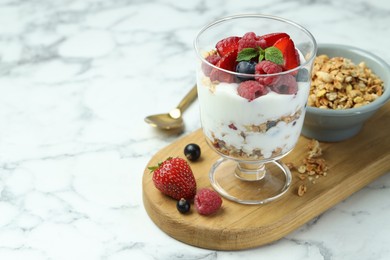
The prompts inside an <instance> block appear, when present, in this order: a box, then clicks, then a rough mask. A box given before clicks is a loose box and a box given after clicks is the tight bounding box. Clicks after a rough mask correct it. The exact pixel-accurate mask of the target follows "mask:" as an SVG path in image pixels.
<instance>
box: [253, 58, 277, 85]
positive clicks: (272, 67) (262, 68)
mask: <svg viewBox="0 0 390 260" xmlns="http://www.w3.org/2000/svg"><path fill="white" fill-rule="evenodd" d="M282 71H283V68H282V67H281V66H279V65H278V64H276V63H274V62H272V61H268V60H263V61H261V62H259V63H258V64H257V65H256V68H255V74H262V75H263V74H275V73H279V72H282ZM276 78H277V77H276V76H270V77H256V80H257V81H258V82H260V84H263V85H266V86H268V85H272V84H273V83H274V82H275V80H276Z"/></svg>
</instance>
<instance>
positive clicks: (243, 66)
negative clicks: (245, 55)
mask: <svg viewBox="0 0 390 260" xmlns="http://www.w3.org/2000/svg"><path fill="white" fill-rule="evenodd" d="M256 64H257V62H254V61H245V60H244V61H240V62H239V63H238V64H237V66H236V72H238V73H243V74H255V67H256ZM237 78H238V79H239V80H240V81H245V80H250V79H254V77H251V76H237Z"/></svg>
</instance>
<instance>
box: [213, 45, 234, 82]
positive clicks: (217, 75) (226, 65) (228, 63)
mask: <svg viewBox="0 0 390 260" xmlns="http://www.w3.org/2000/svg"><path fill="white" fill-rule="evenodd" d="M236 59H237V50H234V51H231V52H229V53H228V54H226V55H225V56H223V57H222V58H221V59H220V60H219V61H218V62H217V64H216V65H215V66H217V67H218V68H221V69H225V70H228V71H232V72H233V71H235V68H236V65H237V61H236ZM210 80H211V81H219V82H227V83H232V82H234V76H233V75H232V74H230V73H227V72H224V71H221V70H219V69H217V68H213V70H212V71H211V73H210Z"/></svg>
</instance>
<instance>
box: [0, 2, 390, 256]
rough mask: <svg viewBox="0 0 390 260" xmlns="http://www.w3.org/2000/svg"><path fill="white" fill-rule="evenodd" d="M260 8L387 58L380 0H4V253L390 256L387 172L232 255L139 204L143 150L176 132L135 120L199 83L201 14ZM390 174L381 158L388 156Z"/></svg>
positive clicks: (0, 40) (389, 18)
mask: <svg viewBox="0 0 390 260" xmlns="http://www.w3.org/2000/svg"><path fill="white" fill-rule="evenodd" d="M238 13H265V14H271V15H277V16H282V17H285V18H288V19H291V20H294V21H296V22H298V23H300V24H302V25H303V26H305V27H307V28H308V29H309V30H310V31H311V32H312V33H313V35H314V36H315V38H316V39H317V41H318V42H320V43H330V42H331V43H342V44H351V45H355V46H356V47H359V48H363V49H367V50H369V51H372V52H374V53H376V54H377V55H378V56H381V57H382V58H383V59H384V60H385V61H387V62H388V63H390V52H389V51H388V50H389V49H388V46H390V37H388V36H389V35H390V29H389V26H388V25H389V24H390V2H388V1H386V0H373V1H365V0H356V1H352V0H347V1H336V0H328V1H319V0H299V1H294V0H289V1H283V0H277V1H271V0H264V1H233V0H227V1H226V0H225V1H223V0H215V1H204V0H193V1H174V0H143V1H140V0H113V1H103V0H87V1H64V0H55V1H52V0H36V1H20V0H19V1H18V0H2V1H0V259H4V260H9V259H29V260H38V259H39V260H44V259H45V260H48V259H83V260H87V259H107V260H119V259H238V258H246V259H311V260H312V259H324V260H334V259H343V260H344V259H354V260H355V259H376V260H380V259H390V250H389V249H388V248H389V247H388V245H389V243H390V238H389V235H388V234H389V233H390V225H389V224H388V219H389V217H390V202H389V199H388V198H390V189H389V187H390V176H389V175H388V174H387V175H384V176H383V177H381V178H379V179H378V180H376V181H375V182H373V183H372V184H370V185H368V186H367V187H365V188H363V189H362V190H361V191H359V192H357V193H356V194H354V195H352V196H351V197H350V198H348V199H346V200H345V201H343V202H341V203H339V204H338V205H336V206H334V207H333V208H331V209H330V210H328V211H327V212H325V213H324V214H322V215H321V216H318V217H317V218H315V219H313V220H312V221H310V222H309V223H307V224H305V225H304V226H302V227H301V228H299V229H298V230H296V231H295V232H293V233H291V234H289V235H288V236H287V237H285V238H283V239H281V240H279V241H277V242H274V243H272V244H270V245H266V246H263V247H259V248H254V249H250V250H243V251H238V252H226V251H225V252H224V251H213V250H205V249H200V248H196V247H192V246H189V245H186V244H183V243H181V242H178V241H176V240H175V239H173V238H170V237H169V236H168V235H166V234H165V233H163V232H162V231H161V230H160V229H158V228H157V227H156V226H155V225H154V224H153V222H152V221H151V220H150V219H149V217H148V215H147V214H146V212H145V210H144V208H143V203H142V189H141V182H142V174H143V171H144V168H145V166H146V164H147V162H148V161H149V159H150V157H151V156H153V154H154V153H155V152H156V151H158V150H159V149H161V148H163V147H164V146H166V145H168V144H170V143H171V142H173V141H175V140H176V139H177V138H179V137H180V136H181V135H183V134H188V133H190V132H192V131H194V130H196V129H198V128H199V127H200V123H199V112H198V108H197V102H195V103H194V104H193V105H192V106H191V107H190V108H189V109H188V110H187V111H186V112H185V113H184V120H185V123H186V128H185V130H184V132H183V133H182V134H174V135H168V134H164V133H161V132H159V131H156V130H155V129H152V128H151V127H149V126H148V125H146V124H145V123H144V122H143V118H144V117H145V116H146V115H149V114H153V113H161V112H168V111H169V110H170V109H171V108H173V107H174V106H175V105H177V103H178V102H179V100H180V99H181V97H182V96H183V95H184V94H185V93H187V91H188V90H189V89H190V87H191V86H192V85H193V83H194V81H195V68H194V67H195V62H194V59H195V54H194V51H193V39H194V37H195V35H196V33H197V32H198V31H199V30H200V28H201V27H203V26H204V25H205V24H206V23H208V22H210V21H212V20H215V19H217V18H219V17H221V16H226V15H232V14H238ZM389 171H390V164H389Z"/></svg>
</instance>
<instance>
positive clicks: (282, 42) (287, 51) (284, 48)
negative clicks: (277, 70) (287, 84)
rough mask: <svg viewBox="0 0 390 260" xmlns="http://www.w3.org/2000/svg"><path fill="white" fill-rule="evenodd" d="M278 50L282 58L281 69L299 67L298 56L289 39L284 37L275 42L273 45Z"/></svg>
mask: <svg viewBox="0 0 390 260" xmlns="http://www.w3.org/2000/svg"><path fill="white" fill-rule="evenodd" d="M274 46H275V47H276V48H278V49H279V50H280V51H281V52H282V54H283V58H284V64H283V69H284V70H291V69H294V68H296V67H298V66H299V56H298V55H297V54H298V53H297V51H296V50H295V45H294V42H293V41H292V40H291V39H290V38H289V37H284V38H281V39H279V40H277V41H276V42H275V44H274Z"/></svg>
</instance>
